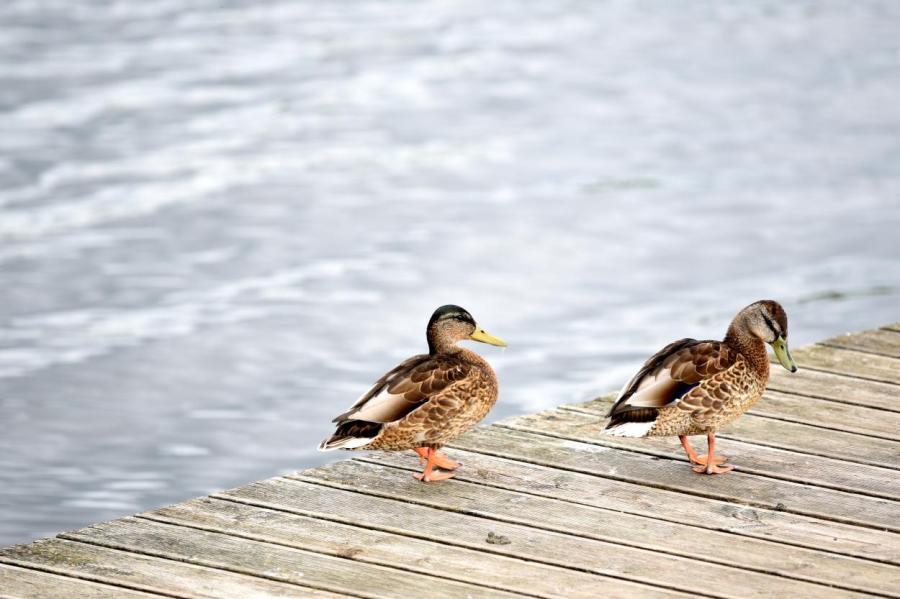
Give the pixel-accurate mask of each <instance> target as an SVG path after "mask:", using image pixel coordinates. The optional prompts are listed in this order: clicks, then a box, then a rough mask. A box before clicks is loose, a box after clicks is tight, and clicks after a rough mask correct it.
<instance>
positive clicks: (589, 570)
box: [0, 324, 900, 599]
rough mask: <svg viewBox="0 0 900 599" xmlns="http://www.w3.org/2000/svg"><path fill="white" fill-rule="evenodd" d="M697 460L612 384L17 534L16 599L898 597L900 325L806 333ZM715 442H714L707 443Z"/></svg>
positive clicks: (0, 581) (10, 592) (0, 564)
mask: <svg viewBox="0 0 900 599" xmlns="http://www.w3.org/2000/svg"><path fill="white" fill-rule="evenodd" d="M794 356H795V358H796V361H797V363H798V365H799V366H800V371H799V372H798V373H796V374H794V375H790V374H789V373H787V372H785V371H783V370H781V369H780V368H773V372H772V380H771V382H770V385H769V391H768V392H767V393H766V396H765V398H764V399H763V400H762V401H761V402H760V403H759V404H758V405H757V406H756V407H755V408H754V409H753V410H752V412H751V413H749V414H747V415H745V416H744V417H742V418H740V419H739V420H738V421H737V422H736V423H735V424H734V425H733V426H732V427H730V428H729V429H728V430H727V431H723V432H722V434H721V435H720V437H721V439H722V441H721V443H720V447H721V451H722V452H723V453H724V454H725V455H728V456H729V457H730V461H731V462H732V463H734V464H735V466H736V469H735V471H734V472H732V473H730V474H727V475H724V476H699V475H696V474H694V473H693V472H691V469H690V468H689V467H688V465H687V463H686V460H685V457H684V455H683V453H682V452H681V448H680V445H679V444H678V441H677V440H676V439H643V440H642V439H620V438H616V437H607V436H603V435H601V434H600V426H599V424H600V422H601V416H602V415H603V413H604V412H605V410H606V409H607V408H608V406H609V404H610V401H611V397H610V396H607V397H603V398H600V399H597V400H594V401H591V402H588V403H585V404H573V405H565V406H561V407H559V408H557V409H554V410H550V411H547V412H543V413H540V414H534V415H527V416H521V417H516V418H511V419H508V420H504V421H502V422H498V423H496V424H494V425H491V426H484V427H479V428H477V429H476V430H474V431H472V432H471V433H469V434H467V435H465V436H464V437H463V438H461V439H459V441H458V442H456V443H455V444H454V445H453V446H452V448H451V449H449V450H448V453H449V454H450V455H452V457H454V458H456V459H458V460H460V461H461V462H463V467H462V468H461V470H460V471H459V475H458V477H457V478H455V479H453V480H450V481H445V482H441V483H435V484H427V485H426V484H421V483H419V482H417V481H415V480H414V479H413V478H412V476H411V473H412V472H413V471H415V470H417V469H418V468H419V466H418V461H417V459H416V456H414V455H413V454H412V452H407V454H405V455H387V454H371V455H364V456H361V457H358V458H356V459H352V460H345V461H341V462H338V463H336V464H332V465H330V466H325V467H322V468H314V469H312V470H304V471H302V472H297V473H296V474H293V475H290V476H281V477H276V478H271V479H269V480H264V481H260V482H256V483H253V484H250V485H247V486H245V487H240V488H237V489H232V490H230V491H223V492H221V493H216V494H214V495H212V496H210V497H204V498H201V499H194V500H191V501H186V502H184V503H180V504H178V505H172V506H168V507H164V508H160V509H156V510H152V511H149V512H146V513H142V514H138V515H136V516H133V517H127V518H121V519H119V520H114V521H112V522H103V523H100V524H95V525H93V526H89V527H87V528H84V529H82V530H77V531H74V532H68V533H63V534H61V535H59V536H58V537H56V538H53V539H45V540H41V541H37V542H35V543H31V544H28V545H19V546H14V547H9V548H6V549H3V550H0V597H4V598H15V599H24V598H29V599H30V598H38V597H40V598H41V599H56V598H59V599H72V598H79V599H82V598H84V599H101V598H112V597H115V598H139V597H143V598H150V597H185V598H187V597H190V598H194V597H215V598H229V599H251V598H257V597H281V598H283V597H343V596H354V597H403V598H413V597H428V598H431V597H478V598H481V597H517V596H518V597H521V596H526V597H566V598H569V597H585V598H587V597H591V598H594V597H674V596H683V597H684V596H689V595H693V596H708V597H854V596H881V597H900V534H898V532H900V502H898V499H900V476H898V474H900V472H898V470H900V324H897V325H891V326H886V327H883V328H881V329H878V330H872V331H866V332H863V333H857V334H852V335H846V336H841V337H837V338H834V339H829V340H828V341H825V342H823V343H819V344H816V345H812V346H808V347H805V348H801V349H798V350H796V351H795V352H794ZM701 445H702V443H701Z"/></svg>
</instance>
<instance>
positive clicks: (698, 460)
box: [691, 454, 728, 466]
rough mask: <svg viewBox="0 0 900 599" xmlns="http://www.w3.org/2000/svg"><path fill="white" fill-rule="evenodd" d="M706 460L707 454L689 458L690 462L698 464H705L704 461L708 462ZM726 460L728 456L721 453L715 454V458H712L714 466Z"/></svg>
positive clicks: (707, 458)
mask: <svg viewBox="0 0 900 599" xmlns="http://www.w3.org/2000/svg"><path fill="white" fill-rule="evenodd" d="M708 461H709V454H706V455H698V456H694V457H693V458H691V462H692V463H694V464H700V465H701V466H706V462H708ZM726 461H728V458H727V457H725V456H723V455H716V456H715V458H714V459H713V462H715V465H716V466H720V465H722V464H724V463H725V462H726Z"/></svg>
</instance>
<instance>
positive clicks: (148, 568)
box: [0, 539, 346, 599]
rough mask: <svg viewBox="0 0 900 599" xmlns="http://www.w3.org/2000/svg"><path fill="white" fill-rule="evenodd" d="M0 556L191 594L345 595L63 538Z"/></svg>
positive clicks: (219, 598)
mask: <svg viewBox="0 0 900 599" xmlns="http://www.w3.org/2000/svg"><path fill="white" fill-rule="evenodd" d="M0 561H5V562H7V563H15V564H18V565H22V566H28V567H33V568H39V569H42V570H47V571H50V572H55V573H56V574H62V575H67V576H73V577H77V578H83V579H86V580H92V581H94V582H99V583H107V584H113V585H118V586H120V587H125V588H130V589H137V590H141V591H146V592H151V593H158V594H160V595H166V596H177V597H185V598H189V599H195V598H196V599H200V598H203V599H232V598H233V597H254V598H255V599H268V598H276V597H277V598H284V597H312V598H323V599H324V598H336V597H345V596H346V595H337V594H335V593H327V592H324V591H318V590H314V589H311V588H308V587H298V586H295V585H290V584H284V583H280V582H274V581H271V580H266V579H264V578H254V577H251V576H245V575H243V574H233V573H231V572H226V571H224V570H216V569H213V568H206V567H202V566H195V565H191V564H185V563H182V562H179V561H171V560H165V559H159V558H156V557H149V556H146V555H138V554H135V553H129V552H127V551H120V550H118V549H109V548H106V547H99V546H97V545H89V544H87V543H79V542H75V541H69V540H65V539H44V540H41V541H37V542H35V543H32V544H29V545H19V546H17V547H11V548H9V549H6V550H4V551H3V552H0Z"/></svg>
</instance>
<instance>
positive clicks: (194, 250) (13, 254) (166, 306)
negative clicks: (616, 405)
mask: <svg viewBox="0 0 900 599" xmlns="http://www.w3.org/2000/svg"><path fill="white" fill-rule="evenodd" d="M898 94H900V3H896V2H889V1H884V2H853V3H842V2H809V3H805V2H793V3H783V2H777V1H772V2H756V3H752V4H744V5H742V6H735V5H731V4H729V5H727V6H723V5H720V4H718V3H716V4H711V3H687V4H685V3H681V4H679V5H677V6H675V5H673V4H671V3H667V2H613V1H603V2H569V3H567V2H526V1H517V2H508V1H496V2H483V1H469V2H449V1H447V2H443V1H428V2H422V1H417V2H399V1H392V2H368V1H349V2H329V1H321V2H312V1H307V2H295V1H293V0H283V1H274V2H264V3H260V2H250V1H234V2H221V1H212V0H179V1H177V2H176V1H173V0H146V1H143V2H126V1H120V2H100V1H90V0H65V1H63V0H56V1H50V0H47V1H34V0H5V1H4V2H2V3H0V133H2V134H0V275H2V291H0V293H2V301H0V427H2V429H0V545H5V544H8V543H12V542H17V541H24V540H27V539H31V538H35V537H38V536H42V535H49V534H52V533H56V532H58V531H60V530H63V529H68V528H73V527H77V526H80V525H83V524H86V523H88V522H91V521H96V520H101V519H108V518H112V517H114V516H118V515H122V514H127V513H132V512H135V511H137V510H141V509H144V508H148V507H151V506H155V505H159V504H163V503H167V502H173V501H176V500H180V499H184V498H187V497H190V496H195V495H200V494H205V493H208V492H211V491H213V490H215V489H221V488H224V487H228V486H233V485H237V484H240V483H244V482H247V481H250V480H254V479H258V478H262V477H267V476H271V475H274V474H277V473H280V472H285V471H289V470H293V469H297V468H301V467H306V466H311V465H314V464H319V463H322V462H323V461H325V460H328V459H334V458H336V457H340V456H339V455H337V454H327V455H326V454H319V453H317V452H315V450H314V446H315V444H316V442H317V441H318V440H319V439H320V438H321V437H322V436H324V435H325V434H327V433H328V432H329V419H330V417H331V416H333V415H334V414H335V413H337V412H338V411H341V410H342V409H343V408H344V407H346V405H347V404H348V403H349V402H351V401H353V400H354V399H355V398H356V396H357V395H358V394H359V393H360V392H361V391H362V390H364V388H365V387H366V386H367V384H368V383H370V382H371V381H373V380H374V379H375V378H376V377H377V376H379V375H380V374H381V373H382V372H383V371H384V370H386V369H387V368H389V367H391V366H392V365H393V364H394V363H396V362H397V361H399V360H400V359H402V358H405V357H406V356H408V355H410V354H412V353H418V352H420V351H422V350H423V348H424V338H423V329H424V325H425V322H426V320H427V318H428V316H429V314H430V313H431V311H432V310H433V309H434V308H435V307H436V306H438V305H440V304H444V303H449V302H453V303H459V304H462V305H463V306H465V307H467V308H468V309H469V310H470V311H472V313H473V314H474V315H475V316H476V317H477V318H478V319H479V321H480V322H481V324H483V325H484V326H485V328H487V329H488V330H489V331H491V332H493V333H495V334H497V335H499V336H501V337H504V338H506V339H507V340H508V341H509V344H510V347H509V349H508V350H507V351H505V352H501V351H499V350H496V348H489V347H487V346H480V347H479V350H480V351H483V353H484V355H486V356H487V357H488V358H489V359H490V360H491V362H492V363H493V364H494V365H495V366H496V369H497V371H498V374H499V376H500V379H501V387H502V393H501V400H500V402H499V403H498V405H497V407H496V409H495V410H494V412H493V414H492V416H491V417H492V418H497V417H501V416H506V415H510V414H514V413H518V412H524V411H531V410H537V409H541V408H546V407H549V406H553V405H555V404H558V403H562V402H568V401H574V400H581V399H586V398H589V397H591V396H592V395H593V394H595V393H597V392H600V391H607V390H609V389H611V388H615V387H618V386H619V385H620V384H621V382H622V380H623V378H626V377H627V376H628V374H629V373H630V371H631V370H633V369H634V367H635V365H636V364H637V363H639V362H640V361H641V359H642V357H644V356H645V355H646V354H647V353H648V352H651V351H653V350H655V349H657V348H658V347H659V346H660V345H661V344H663V343H665V342H667V341H669V340H670V339H672V338H676V337H681V336H685V335H690V336H695V337H715V336H721V334H722V333H723V331H724V328H725V325H726V324H727V321H728V320H729V318H730V316H731V315H732V314H733V313H734V312H735V311H736V310H737V309H738V308H740V307H741V306H742V305H744V304H746V303H749V302H750V301H752V300H756V299H759V298H762V297H774V298H776V299H779V300H781V301H782V302H783V303H784V304H785V306H786V307H787V309H788V312H789V314H790V317H791V330H792V333H791V338H792V341H793V343H794V344H795V345H798V344H801V343H806V342H810V341H813V340H816V339H820V338H823V337H826V336H829V335H833V334H836V333H840V332H844V331H846V330H854V329H861V328H865V327H870V326H874V325H879V324H883V323H886V322H889V321H898V320H900V310H898V303H900V289H898V285H900V260H898V258H900V234H898V232H900V168H898V167H900V102H898V101H897V98H898Z"/></svg>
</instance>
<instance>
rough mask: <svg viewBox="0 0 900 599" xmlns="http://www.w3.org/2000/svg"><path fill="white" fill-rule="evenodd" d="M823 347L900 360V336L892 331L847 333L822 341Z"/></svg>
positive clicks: (879, 330)
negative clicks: (852, 350) (853, 350)
mask: <svg viewBox="0 0 900 599" xmlns="http://www.w3.org/2000/svg"><path fill="white" fill-rule="evenodd" d="M822 345H827V346H830V347H839V348H842V349H855V350H858V351H863V352H868V353H873V354H878V355H882V356H888V357H891V358H900V335H898V334H897V331H893V330H890V329H873V330H871V331H863V332H861V333H847V334H846V335H838V336H837V337H832V338H831V339H826V340H825V341H822Z"/></svg>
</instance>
